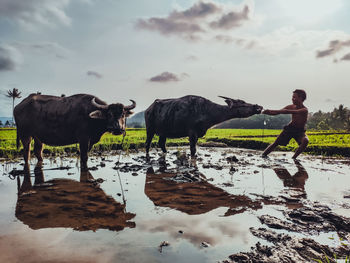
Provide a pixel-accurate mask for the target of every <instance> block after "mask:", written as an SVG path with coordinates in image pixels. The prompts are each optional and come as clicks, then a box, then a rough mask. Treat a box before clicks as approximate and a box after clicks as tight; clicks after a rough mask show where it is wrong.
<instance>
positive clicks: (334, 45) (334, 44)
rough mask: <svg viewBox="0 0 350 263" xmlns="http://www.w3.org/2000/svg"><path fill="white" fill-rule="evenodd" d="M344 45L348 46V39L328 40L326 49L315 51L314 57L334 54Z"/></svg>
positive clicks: (349, 41)
mask: <svg viewBox="0 0 350 263" xmlns="http://www.w3.org/2000/svg"><path fill="white" fill-rule="evenodd" d="M344 47H350V40H348V41H341V40H332V41H330V42H329V46H328V48H327V49H325V50H320V51H317V52H316V57H317V58H323V57H327V56H330V55H334V54H335V53H337V52H338V51H340V50H342V49H343V48H344Z"/></svg>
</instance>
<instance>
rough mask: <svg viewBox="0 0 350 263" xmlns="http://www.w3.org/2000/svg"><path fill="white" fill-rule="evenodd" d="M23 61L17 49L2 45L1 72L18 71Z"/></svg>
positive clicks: (0, 47)
mask: <svg viewBox="0 0 350 263" xmlns="http://www.w3.org/2000/svg"><path fill="white" fill-rule="evenodd" d="M21 61H22V58H21V54H20V53H19V52H18V51H17V49H16V48H14V47H12V46H8V45H3V44H0V72H1V71H13V70H16V69H17V67H18V66H19V65H20V64H21Z"/></svg>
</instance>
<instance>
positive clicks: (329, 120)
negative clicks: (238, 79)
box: [215, 104, 350, 130]
mask: <svg viewBox="0 0 350 263" xmlns="http://www.w3.org/2000/svg"><path fill="white" fill-rule="evenodd" d="M290 120H291V115H290V114H281V115H276V116H270V115H264V114H260V115H254V116H251V117H249V118H245V119H232V120H228V121H226V122H223V123H220V124H218V125H216V126H215V128H218V129H282V128H283V127H284V126H285V125H286V124H288V123H289V122H290ZM306 129H308V130H350V110H349V109H348V108H346V107H344V105H343V104H341V105H339V106H338V107H336V108H334V109H333V110H332V111H331V112H322V111H317V112H315V113H309V116H308V121H307V124H306Z"/></svg>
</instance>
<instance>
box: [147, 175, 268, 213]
mask: <svg viewBox="0 0 350 263" xmlns="http://www.w3.org/2000/svg"><path fill="white" fill-rule="evenodd" d="M175 175H176V174H173V173H161V174H159V173H154V171H153V169H152V168H151V169H149V170H148V171H147V175H146V183H145V194H146V195H147V196H148V198H149V199H151V200H152V202H153V203H154V205H156V206H163V207H170V208H174V209H176V210H179V211H181V212H185V213H187V214H189V215H197V214H203V213H206V212H209V211H211V210H213V209H216V208H218V207H229V209H228V210H227V212H226V213H225V216H229V215H234V214H238V213H243V212H244V211H246V210H247V209H248V208H251V209H260V208H262V206H261V204H260V202H257V201H253V200H251V199H250V198H249V197H247V196H245V195H231V194H229V193H227V192H226V191H224V190H222V189H221V188H218V187H216V186H214V185H212V184H210V183H208V182H205V181H199V182H184V183H179V182H176V181H174V180H171V178H173V177H174V176H175Z"/></svg>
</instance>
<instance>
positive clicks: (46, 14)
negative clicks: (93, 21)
mask: <svg viewBox="0 0 350 263" xmlns="http://www.w3.org/2000/svg"><path fill="white" fill-rule="evenodd" d="M81 1H82V0H81ZM70 2H71V0H0V16H1V17H3V18H7V19H8V20H10V21H14V22H16V23H18V24H19V25H20V26H22V27H24V28H26V29H33V28H34V27H35V26H36V25H45V26H52V25H54V24H56V23H59V24H62V25H66V26H68V25H70V24H71V18H70V17H69V16H68V15H67V14H66V12H65V8H66V7H67V6H68V5H69V3H70ZM82 2H86V1H82ZM86 3H87V2H86Z"/></svg>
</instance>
